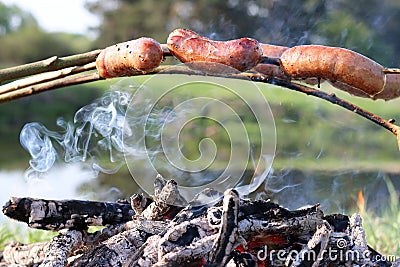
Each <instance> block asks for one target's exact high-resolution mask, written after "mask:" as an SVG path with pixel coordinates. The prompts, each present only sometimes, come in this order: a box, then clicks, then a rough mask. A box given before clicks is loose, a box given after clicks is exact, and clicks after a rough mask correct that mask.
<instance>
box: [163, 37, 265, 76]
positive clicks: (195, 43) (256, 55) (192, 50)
mask: <svg viewBox="0 0 400 267" xmlns="http://www.w3.org/2000/svg"><path fill="white" fill-rule="evenodd" d="M167 46H168V49H169V50H170V52H171V54H172V55H174V56H175V57H176V58H178V59H179V60H180V61H182V62H213V63H220V64H224V65H227V66H230V67H232V68H235V69H237V70H240V71H245V70H248V69H250V68H252V67H254V66H255V65H257V63H258V62H259V61H260V60H261V57H262V48H261V46H260V44H259V43H258V42H257V41H256V40H254V39H251V38H240V39H236V40H230V41H213V40H211V39H208V38H205V37H203V36H200V35H198V34H197V33H195V32H193V31H191V30H186V29H176V30H174V31H173V32H171V33H170V35H169V36H168V40H167Z"/></svg>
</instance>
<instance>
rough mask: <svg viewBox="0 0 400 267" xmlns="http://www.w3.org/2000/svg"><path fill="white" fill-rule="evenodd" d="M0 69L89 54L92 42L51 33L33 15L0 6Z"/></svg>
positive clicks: (18, 9)
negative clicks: (59, 57)
mask: <svg viewBox="0 0 400 267" xmlns="http://www.w3.org/2000/svg"><path fill="white" fill-rule="evenodd" d="M0 43H1V49H0V67H9V66H13V65H19V64H24V63H28V62H33V61H36V60H40V59H44V58H48V57H51V56H54V55H57V56H66V55H72V54H76V53H80V52H85V51H88V49H89V48H90V41H89V39H88V38H86V37H85V36H82V35H77V34H67V33H48V32H45V31H44V30H43V29H41V28H40V27H39V25H38V24H37V21H36V20H35V18H34V17H32V15H31V14H30V13H27V12H26V11H23V10H22V9H21V8H19V7H17V6H15V5H12V6H6V5H4V4H2V3H1V2H0Z"/></svg>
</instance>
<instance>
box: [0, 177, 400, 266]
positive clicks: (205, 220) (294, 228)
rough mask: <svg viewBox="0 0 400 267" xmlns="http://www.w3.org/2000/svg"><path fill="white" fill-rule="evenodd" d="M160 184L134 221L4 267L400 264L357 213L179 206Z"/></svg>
mask: <svg viewBox="0 0 400 267" xmlns="http://www.w3.org/2000/svg"><path fill="white" fill-rule="evenodd" d="M156 187H157V191H156V194H155V195H154V196H153V197H152V198H153V200H152V201H153V202H151V201H150V202H151V203H150V202H148V199H144V198H142V197H139V195H135V196H133V197H132V198H131V202H132V203H131V205H132V207H133V209H134V210H135V211H136V214H135V215H134V216H133V217H131V220H130V221H129V222H124V223H119V224H115V225H110V226H108V227H106V228H104V229H101V230H99V231H97V232H95V233H87V232H86V230H85V229H84V230H67V231H64V232H63V233H61V234H60V235H58V236H57V237H55V238H53V239H52V240H51V241H50V242H48V243H41V244H30V245H25V246H24V245H22V244H16V243H13V244H10V245H9V246H8V247H7V248H6V249H5V250H4V252H3V259H2V263H0V266H4V265H12V264H14V265H17V266H35V265H38V264H41V265H40V266H46V267H50V266H159V267H161V266H163V267H167V266H186V267H190V266H242V267H245V266H247V267H249V266H326V267H328V266H378V267H390V266H392V267H394V266H398V263H393V265H391V263H389V262H386V261H378V260H377V259H379V258H381V257H379V256H381V255H380V254H379V253H378V252H376V251H375V250H373V249H372V248H371V247H370V246H368V244H367V242H366V239H365V232H364V230H363V226H362V220H361V218H360V216H359V215H357V214H355V215H353V216H351V217H350V218H349V217H347V216H345V215H341V214H335V215H328V216H324V214H323V212H322V211H321V209H320V207H319V205H315V206H309V207H306V208H303V209H299V210H294V211H289V210H287V209H285V208H283V207H281V206H279V205H277V204H275V203H272V202H270V201H263V200H260V201H249V200H241V199H240V198H239V195H238V194H237V192H236V191H235V190H233V189H229V190H227V191H226V192H225V193H224V198H223V200H222V201H219V202H218V203H215V204H212V205H211V204H210V205H208V206H206V205H203V206H191V205H187V206H186V207H184V208H178V207H175V206H173V205H171V203H177V202H176V201H178V202H179V201H181V198H180V197H181V196H180V194H179V191H178V190H177V189H178V187H177V185H176V183H175V182H173V181H165V180H163V179H162V178H161V177H157V179H156ZM149 203H150V204H149ZM2 264H3V265H2Z"/></svg>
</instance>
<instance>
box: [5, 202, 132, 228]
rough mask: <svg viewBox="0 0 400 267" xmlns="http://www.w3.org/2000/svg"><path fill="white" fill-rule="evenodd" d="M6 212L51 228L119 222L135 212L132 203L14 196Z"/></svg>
mask: <svg viewBox="0 0 400 267" xmlns="http://www.w3.org/2000/svg"><path fill="white" fill-rule="evenodd" d="M3 213H4V215H6V216H8V217H9V218H11V219H14V220H17V221H21V222H25V223H27V224H28V225H29V227H31V228H37V229H44V230H52V231H57V230H61V229H86V228H87V227H88V226H104V225H113V224H119V223H123V222H128V221H130V220H131V218H132V216H133V215H134V211H133V210H132V208H131V205H129V204H122V203H113V202H99V201H84V200H46V199H36V198H29V197H24V198H19V197H11V198H10V200H9V201H8V202H7V203H6V204H5V205H4V207H3Z"/></svg>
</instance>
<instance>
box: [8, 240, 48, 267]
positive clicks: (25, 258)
mask: <svg viewBox="0 0 400 267" xmlns="http://www.w3.org/2000/svg"><path fill="white" fill-rule="evenodd" d="M48 245H49V243H48V242H40V243H32V244H27V245H24V244H21V243H18V242H13V243H11V244H9V245H8V246H6V247H5V249H4V251H3V261H4V262H7V263H9V264H21V265H27V266H31V265H34V264H40V263H42V262H43V259H44V251H45V250H46V248H47V246H48Z"/></svg>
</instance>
